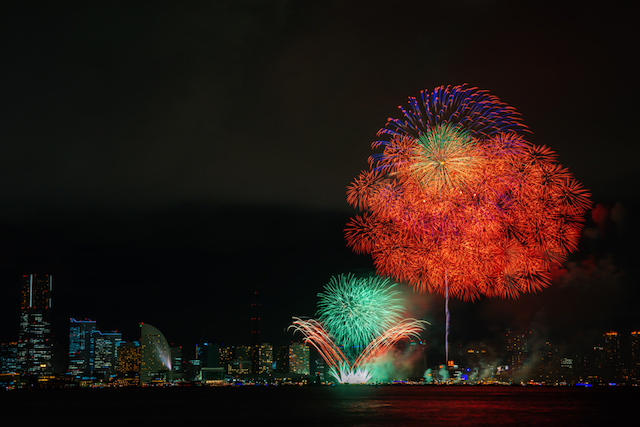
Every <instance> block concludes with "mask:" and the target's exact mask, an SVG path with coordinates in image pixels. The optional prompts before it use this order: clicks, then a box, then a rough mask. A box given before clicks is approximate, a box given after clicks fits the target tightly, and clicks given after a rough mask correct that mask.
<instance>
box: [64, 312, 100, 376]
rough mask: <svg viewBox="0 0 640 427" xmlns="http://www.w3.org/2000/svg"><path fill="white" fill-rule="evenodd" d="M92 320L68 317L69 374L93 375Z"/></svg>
mask: <svg viewBox="0 0 640 427" xmlns="http://www.w3.org/2000/svg"><path fill="white" fill-rule="evenodd" d="M96 330H97V329H96V322H95V321H94V320H76V319H74V318H70V319H69V369H68V372H69V373H70V374H71V375H76V376H84V377H90V376H93V365H94V361H95V342H94V339H93V333H94V332H95V331H96Z"/></svg>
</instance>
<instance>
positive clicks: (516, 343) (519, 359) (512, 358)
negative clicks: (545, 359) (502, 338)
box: [507, 331, 531, 372]
mask: <svg viewBox="0 0 640 427" xmlns="http://www.w3.org/2000/svg"><path fill="white" fill-rule="evenodd" d="M507 352H508V354H509V363H510V366H509V369H510V370H511V371H512V372H518V371H519V370H521V369H522V368H523V366H524V364H525V363H526V362H527V361H528V360H529V358H530V356H531V332H528V331H527V332H524V333H522V334H518V333H515V332H512V331H509V332H507Z"/></svg>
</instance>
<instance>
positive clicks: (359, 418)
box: [0, 385, 640, 426]
mask: <svg viewBox="0 0 640 427" xmlns="http://www.w3.org/2000/svg"><path fill="white" fill-rule="evenodd" d="M639 398H640V388H637V387H601V388H598V387H594V388H582V387H519V386H510V387H509V386H381V387H375V386H345V385H341V386H335V387H329V386H327V387H296V386H286V387H285V386H279V387H275V386H245V387H221V388H209V387H194V388H158V389H153V388H130V389H93V390H91V389H75V390H74V389H71V390H39V391H26V390H22V391H15V392H6V393H2V394H0V406H1V407H2V411H3V418H4V419H5V420H8V421H11V422H12V425H14V424H17V423H20V424H21V425H45V423H46V424H50V423H51V421H56V422H64V423H65V424H66V425H69V426H72V425H86V424H87V423H91V424H92V425H107V424H111V423H113V422H115V421H117V420H119V421H120V422H122V421H125V420H126V421H127V422H145V423H150V422H158V423H167V422H189V421H206V423H208V424H217V423H219V422H233V423H234V424H236V425H248V424H249V423H255V422H257V421H260V422H266V421H281V422H282V421H284V422H286V423H287V424H288V425H293V424H300V425H325V424H330V425H338V426H340V425H344V426H391V425H394V426H418V425H429V426H450V425H456V426H458V425H463V426H478V425H520V426H523V425H525V426H526V425H530V426H534V425H545V426H571V425H576V426H577V425H616V424H622V422H623V421H625V420H627V418H628V417H632V416H633V417H637V415H635V414H634V411H635V405H636V404H637V402H638V399H639ZM209 421H210V422H209Z"/></svg>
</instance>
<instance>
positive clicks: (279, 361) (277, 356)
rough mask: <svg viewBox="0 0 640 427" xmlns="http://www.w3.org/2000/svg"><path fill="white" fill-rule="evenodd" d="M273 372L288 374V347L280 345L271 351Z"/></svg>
mask: <svg viewBox="0 0 640 427" xmlns="http://www.w3.org/2000/svg"><path fill="white" fill-rule="evenodd" d="M273 361H274V364H275V367H274V370H273V371H274V372H277V373H279V374H288V373H289V346H288V345H281V346H276V347H275V348H274V349H273Z"/></svg>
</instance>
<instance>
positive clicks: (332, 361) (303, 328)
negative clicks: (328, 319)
mask: <svg viewBox="0 0 640 427" xmlns="http://www.w3.org/2000/svg"><path fill="white" fill-rule="evenodd" d="M293 319H294V321H293V323H292V324H291V326H289V329H293V330H294V331H297V332H300V333H302V335H304V337H305V342H307V343H309V344H311V345H313V346H314V347H315V348H316V350H318V353H320V355H321V356H322V358H323V359H324V361H325V362H327V365H329V366H340V365H342V364H345V363H346V364H348V363H349V362H348V360H347V358H346V357H345V355H344V354H343V353H342V351H340V349H339V348H338V347H337V346H336V344H335V343H334V341H333V339H332V338H331V337H330V336H329V334H328V333H327V331H326V330H325V329H324V327H323V326H322V324H321V323H320V322H318V321H317V320H315V319H306V320H303V319H300V318H297V317H294V318H293Z"/></svg>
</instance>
